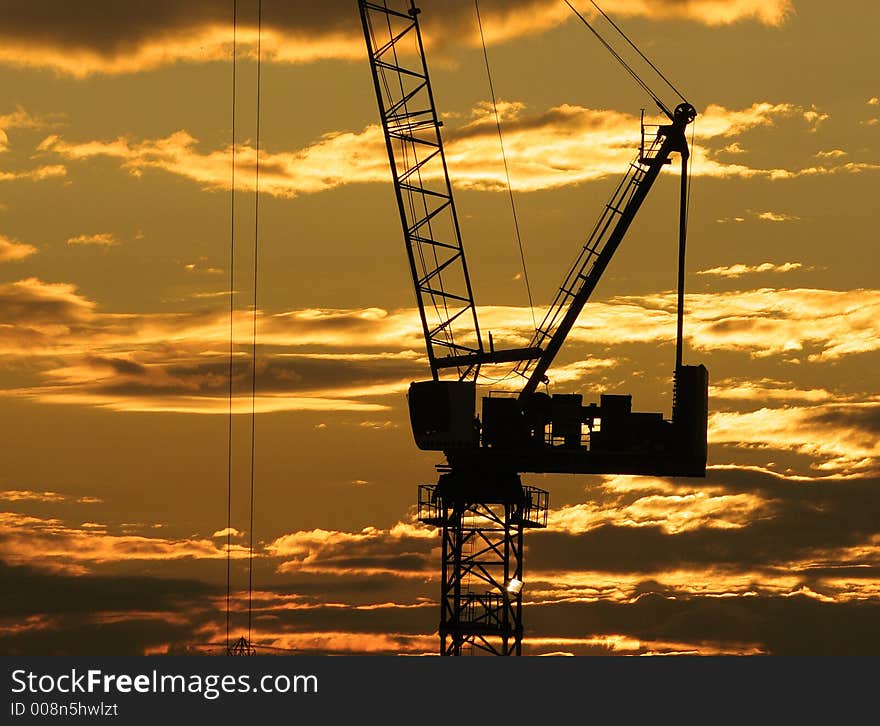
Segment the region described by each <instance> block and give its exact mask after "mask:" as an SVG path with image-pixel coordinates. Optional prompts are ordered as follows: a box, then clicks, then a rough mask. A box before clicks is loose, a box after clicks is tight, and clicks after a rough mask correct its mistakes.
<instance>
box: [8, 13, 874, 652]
mask: <svg viewBox="0 0 880 726" xmlns="http://www.w3.org/2000/svg"><path fill="white" fill-rule="evenodd" d="M398 4H399V5H402V4H403V3H402V0H398ZM573 4H575V5H576V6H577V7H578V8H579V9H580V10H581V11H582V12H583V13H584V14H585V15H586V16H587V17H592V16H591V15H590V14H589V8H590V6H589V2H587V0H578V1H577V2H573ZM601 4H602V6H603V8H604V9H605V10H606V11H608V12H609V13H610V14H612V15H613V17H614V18H615V19H616V20H618V21H619V23H620V24H621V25H622V27H624V28H625V30H626V31H627V32H628V33H629V35H630V36H631V37H632V38H633V39H634V40H635V41H636V42H637V43H639V44H640V46H641V48H642V49H643V50H644V51H645V52H646V54H647V55H649V56H650V57H651V58H652V60H654V61H655V62H656V63H657V64H658V65H659V66H660V68H661V69H662V70H663V72H664V73H665V74H666V75H667V76H668V77H669V78H670V79H671V80H672V81H673V83H675V84H676V86H677V87H678V88H679V89H680V90H681V91H682V92H683V93H684V94H685V95H686V96H687V98H688V100H689V101H690V102H691V103H692V104H693V105H694V106H695V107H696V109H697V111H698V112H699V116H698V118H697V120H696V122H695V125H694V127H693V131H694V135H693V146H692V168H691V173H692V175H693V187H692V199H691V205H690V229H689V238H688V239H689V248H688V260H687V270H688V277H687V285H688V296H687V317H686V320H685V335H686V346H685V362H686V363H694V364H695V363H705V364H706V366H707V367H708V369H709V374H710V386H711V387H710V420H709V441H710V447H709V472H708V475H707V477H706V479H705V480H702V479H672V480H670V479H654V478H650V477H630V476H534V475H532V476H524V477H523V479H524V482H525V483H530V484H534V485H536V486H539V487H542V488H544V489H548V490H549V491H550V493H551V500H550V501H551V512H550V516H549V520H550V522H549V526H548V528H547V529H546V530H545V531H536V532H530V533H528V535H527V539H526V544H527V552H526V557H525V578H524V579H525V583H526V584H525V588H524V590H523V594H524V600H525V603H526V609H525V615H524V620H525V626H526V636H525V642H524V650H525V652H527V653H530V654H545V653H572V654H596V655H601V654H615V655H621V654H644V653H706V654H759V653H770V654H793V653H870V654H878V653H880V627H878V622H880V488H878V487H880V442H878V438H880V385H878V384H880V381H878V375H877V370H878V359H880V355H878V351H880V286H878V275H877V270H878V252H877V244H878V233H877V204H878V202H877V200H878V189H880V81H878V75H877V69H878V67H880V51H878V46H877V38H878V32H880V6H878V4H877V3H876V2H874V0H848V1H847V2H842V3H829V2H824V1H821V0H653V1H651V2H648V0H604V2H602V3H601ZM420 6H421V7H422V9H423V13H422V15H421V16H420V17H421V22H422V29H423V32H424V34H425V39H426V44H427V46H428V53H429V59H428V60H429V64H430V68H431V73H432V81H433V86H434V93H435V97H436V100H437V104H438V107H439V108H440V110H441V112H442V116H443V119H444V127H443V135H444V140H445V142H446V145H447V159H448V162H449V169H450V175H451V177H452V182H453V186H454V189H455V192H456V202H457V205H458V213H459V217H460V219H461V223H462V235H463V239H464V245H465V249H466V252H467V254H468V261H469V265H470V271H471V278H472V282H473V286H474V294H475V297H476V301H477V303H478V306H479V315H480V320H481V326H482V328H483V329H484V330H491V331H492V332H493V335H494V338H495V342H496V344H497V345H499V346H502V345H503V346H520V345H526V344H528V341H529V337H530V333H531V331H532V329H531V325H532V322H531V321H532V318H531V313H530V311H529V307H528V300H527V296H526V291H525V288H524V285H523V280H522V270H521V264H520V258H519V252H518V249H517V246H516V241H515V237H514V227H513V221H512V218H511V215H510V209H509V202H508V196H507V191H506V186H505V177H504V167H503V165H502V160H501V155H500V150H499V145H498V138H497V132H496V128H495V122H494V117H493V116H492V107H491V103H490V95H489V89H488V84H487V81H486V75H485V69H484V67H483V56H482V50H481V48H480V38H479V35H478V33H477V25H476V17H475V13H474V4H473V2H472V0H449V1H443V2H441V1H440V0H423V1H422V2H421V3H420ZM480 11H481V13H482V18H483V24H484V28H485V31H486V40H487V42H488V46H489V56H490V59H491V62H492V72H493V80H494V86H495V91H496V94H497V96H498V99H499V112H500V115H501V120H502V125H503V128H504V134H505V136H504V138H505V148H506V151H507V157H508V162H509V166H510V176H511V182H512V187H513V192H514V195H515V199H516V205H517V209H518V212H519V222H520V226H521V230H522V237H523V245H524V254H525V258H526V261H527V265H528V275H529V278H530V280H531V286H532V290H533V292H534V296H535V304H536V306H537V307H538V308H539V310H538V313H539V319H540V311H541V310H542V309H543V308H544V307H545V306H546V305H547V304H548V303H549V302H550V301H551V300H552V298H553V294H554V292H555V288H556V286H557V285H558V284H559V283H560V281H561V280H562V278H563V277H564V275H565V273H566V272H567V271H568V267H569V265H570V263H571V261H572V259H573V258H574V256H575V254H576V253H577V251H578V250H579V248H580V246H581V245H582V243H583V240H584V237H585V236H586V235H587V233H588V232H589V230H590V229H591V227H592V225H593V223H594V222H595V219H596V217H597V216H598V214H599V212H600V211H601V209H602V205H603V204H604V202H605V200H606V199H607V198H608V197H609V195H610V194H611V192H612V191H613V189H614V186H615V184H616V182H617V180H618V179H619V177H620V176H621V175H622V174H623V173H624V172H625V171H626V168H627V164H628V162H629V161H630V160H631V159H632V158H633V156H634V154H635V153H636V149H637V147H638V143H639V115H640V110H641V109H642V108H643V107H644V108H647V113H648V114H649V116H651V117H652V118H653V119H655V120H656V115H655V114H654V109H652V108H651V105H650V104H651V101H650V98H648V97H647V96H645V95H644V93H642V92H641V91H640V89H639V88H638V87H637V86H636V85H635V84H634V83H633V82H632V81H631V79H629V77H628V76H627V75H626V74H625V73H624V71H623V70H622V69H621V68H620V67H619V66H618V65H617V64H616V63H615V61H614V60H613V59H612V58H611V57H610V55H609V54H608V53H607V51H605V50H604V49H603V48H602V47H601V46H600V45H599V43H598V42H597V41H596V39H595V38H593V37H592V36H591V35H590V34H589V33H588V32H587V31H586V29H585V28H584V27H583V25H582V24H581V23H580V22H579V21H578V20H577V19H576V18H575V17H574V16H573V15H572V13H571V11H570V10H569V9H568V8H567V7H566V6H565V4H564V3H563V2H562V1H561V0H505V1H502V0H482V1H481V2H480ZM231 18H232V2H231V0H223V1H221V0H188V1H187V2H180V3H175V2H170V1H165V0H136V1H132V2H125V3H122V2H116V1H115V0H87V1H85V2H81V3H69V2H60V1H59V0H30V1H28V2H23V1H21V0H19V1H13V0H0V87H2V88H3V89H4V92H3V94H2V97H0V447H2V448H0V451H2V457H0V462H2V463H0V559H2V562H0V588H2V591H3V593H4V596H3V598H2V602H0V652H2V653H5V654H44V653H73V654H103V653H163V652H184V651H187V650H190V651H193V650H195V651H198V652H216V647H215V648H213V651H212V644H213V646H216V645H217V644H221V643H222V641H223V638H224V634H225V630H224V628H225V625H224V622H225V621H224V607H225V592H226V585H225V583H226V554H225V549H224V548H225V543H226V536H225V533H224V531H223V530H224V528H225V527H226V486H227V448H226V442H227V415H226V414H227V385H228V383H227V377H226V371H227V355H228V345H229V318H228V316H229V312H228V311H229V308H228V305H229V296H228V291H229V280H230V258H229V244H230V197H231V195H230V168H231V161H232V106H231V102H232V101H231V97H232V94H231V91H232V85H231V84H232V63H231V58H232V56H231V51H232V24H231ZM262 18H263V34H262V58H263V63H262V88H261V98H262V107H261V128H260V148H261V154H260V184H261V190H262V194H261V198H260V225H259V230H260V234H259V249H258V252H259V284H258V311H259V315H258V362H257V373H258V375H257V397H256V402H255V405H256V409H257V411H258V415H257V417H256V446H255V449H256V465H255V467H256V478H255V482H256V484H255V515H254V516H255V522H254V531H253V538H254V542H255V562H254V582H255V593H254V631H253V639H254V641H255V643H256V644H257V646H258V648H260V647H263V649H264V652H287V651H293V652H300V653H349V652H358V653H359V652H369V653H389V654H390V653H405V654H420V653H433V652H435V651H436V649H437V637H436V627H437V621H438V618H439V608H438V605H437V598H438V594H439V569H438V568H439V545H440V541H439V537H438V535H437V533H436V531H435V530H433V529H430V528H427V527H423V526H421V525H419V524H418V523H417V522H416V521H415V519H414V508H413V505H414V502H415V496H416V485H417V484H419V483H433V482H434V481H435V477H436V474H435V472H434V470H433V467H434V464H436V463H439V462H440V460H441V458H440V456H439V455H434V454H431V453H426V452H419V451H418V450H417V449H416V448H415V446H414V444H413V442H412V436H411V432H410V429H409V423H408V418H407V413H406V409H405V392H406V389H407V387H408V385H409V383H410V382H411V381H414V380H421V379H425V378H427V377H429V376H430V370H429V367H428V364H427V360H426V356H425V347H424V341H423V339H422V337H421V328H420V324H419V321H418V315H417V313H416V311H415V308H414V294H413V290H412V288H411V282H410V278H409V271H408V268H407V262H406V255H405V251H404V246H403V239H402V234H401V231H400V222H399V218H398V213H397V208H396V203H395V198H394V192H393V188H392V185H391V180H390V171H389V167H388V158H387V155H386V152H385V145H384V140H383V138H382V134H381V130H380V128H379V126H378V118H379V117H378V112H377V107H376V99H375V97H374V91H373V85H372V79H371V76H370V70H369V64H368V62H367V57H366V50H365V47H364V41H363V35H362V31H361V27H360V19H359V15H358V10H357V3H356V2H355V0H344V1H343V0H332V1H328V2H321V3H315V2H289V1H285V2H282V0H263V3H262ZM256 20H257V2H256V0H238V42H239V54H240V55H239V62H238V71H237V73H238V86H237V101H238V104H237V113H236V120H235V125H236V137H237V138H236V141H237V171H236V186H237V189H236V196H235V198H236V208H235V215H236V221H237V223H236V230H235V240H236V258H235V270H234V273H235V285H234V294H233V301H234V305H235V310H236V313H235V326H234V328H235V330H234V339H235V342H236V351H237V353H236V363H235V377H234V388H235V393H236V400H235V411H236V415H235V417H234V419H235V420H234V426H233V456H232V460H233V467H232V471H233V518H232V524H233V527H234V528H235V533H234V536H233V543H234V545H235V548H234V550H233V556H234V564H233V569H232V576H233V587H234V590H235V592H234V597H233V601H234V605H235V606H236V614H235V616H234V624H235V626H236V628H238V627H240V626H242V625H244V624H245V618H244V616H243V614H242V613H243V609H242V608H244V607H245V602H246V598H247V593H246V590H245V588H246V586H247V559H246V556H247V551H246V546H247V542H248V537H249V534H250V533H249V532H248V531H247V530H248V495H249V452H250V426H251V422H250V417H249V412H250V406H251V401H250V395H249V394H250V390H249V386H250V376H251V372H250V367H249V366H250V359H249V352H250V333H251V317H250V308H249V306H250V304H251V300H252V296H253V286H252V281H251V276H252V274H253V267H252V260H253V253H254V194H253V185H254V162H255V154H256V151H255V148H256V141H255V139H256V119H255V116H256V89H257V85H256V80H257V76H256V63H255V58H256V48H257V43H256V41H257V32H256ZM599 27H600V28H601V29H602V30H603V31H606V30H607V29H608V28H607V26H603V25H600V26H599ZM611 37H612V36H610V35H609V38H611ZM618 47H619V49H620V50H621V51H623V50H624V47H623V46H622V45H621V44H619V43H618ZM627 57H632V53H630V54H629V56H627ZM639 70H640V71H641V70H646V71H647V69H645V68H644V66H643V65H642V66H639ZM646 77H648V78H649V79H650V81H651V83H652V84H653V85H656V87H657V88H658V90H662V84H660V83H655V81H656V77H652V76H650V75H649V74H648V75H646ZM666 98H667V103H669V104H674V103H675V101H676V99H675V97H674V96H671V97H670V96H669V94H667V96H666ZM676 174H677V172H676V169H675V168H674V165H673V167H672V168H670V170H669V171H665V172H664V173H663V174H662V175H661V178H660V180H659V181H658V183H657V185H656V186H655V188H654V189H653V191H652V192H651V194H650V196H649V197H648V199H647V201H646V203H645V206H644V208H643V209H642V211H641V212H640V214H639V216H638V217H637V219H636V221H635V223H634V225H633V227H632V229H631V231H630V234H629V235H628V237H627V239H626V240H625V241H624V243H623V245H622V246H621V248H620V250H619V252H618V253H617V255H616V257H615V259H614V260H613V262H612V264H611V265H610V267H609V269H608V271H607V273H606V274H605V276H604V278H603V280H602V282H601V283H600V285H599V287H598V289H597V291H596V293H595V295H594V297H593V299H592V301H591V302H590V303H588V305H587V306H586V308H585V309H584V312H583V314H582V315H581V318H580V322H579V325H578V326H577V327H576V328H575V330H574V331H573V332H572V334H571V336H570V338H569V340H568V342H567V344H566V346H565V347H564V348H563V352H562V354H561V355H560V356H559V359H558V360H557V364H556V366H555V367H554V368H553V369H551V373H550V375H551V381H552V384H553V385H552V390H553V391H557V392H572V391H581V392H583V393H584V396H585V400H587V401H592V400H596V401H598V396H599V394H600V393H631V394H633V403H634V408H636V409H637V410H641V411H663V412H664V413H665V415H666V416H667V417H668V416H669V415H670V413H671V411H670V409H671V391H672V385H671V374H672V368H673V365H674V335H675V293H674V289H675V284H676V277H675V273H676V250H677V221H678V219H677V210H678V206H677V205H678V186H679V185H678V177H677V176H676ZM500 372H501V373H502V374H503V373H504V372H505V370H504V369H502V370H501V371H500ZM486 373H487V374H489V375H492V374H493V371H491V370H489V369H487V370H486ZM486 390H488V388H487V389H486ZM273 648H274V649H278V650H277V651H273V650H271V649H273Z"/></svg>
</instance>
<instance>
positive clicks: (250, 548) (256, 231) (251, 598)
mask: <svg viewBox="0 0 880 726" xmlns="http://www.w3.org/2000/svg"><path fill="white" fill-rule="evenodd" d="M262 31H263V2H262V0H257V131H256V147H257V148H256V152H257V159H256V166H255V172H254V173H255V180H254V300H253V311H252V329H251V339H252V349H251V357H252V359H253V366H252V370H251V506H250V510H251V511H250V526H249V527H248V538H249V543H248V643H250V640H251V625H252V621H253V603H254V454H255V451H256V431H257V263H258V261H259V242H260V91H261V83H262V57H263V54H262V40H263V35H262Z"/></svg>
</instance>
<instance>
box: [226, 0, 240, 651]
mask: <svg viewBox="0 0 880 726" xmlns="http://www.w3.org/2000/svg"><path fill="white" fill-rule="evenodd" d="M236 9H237V8H236V0H232V174H231V180H230V189H231V191H230V205H229V206H230V220H229V230H230V234H229V371H228V374H229V415H228V420H227V435H226V652H227V653H228V652H229V613H230V600H231V597H232V418H233V417H232V381H233V373H234V371H233V359H234V355H235V351H234V347H233V345H234V322H235V320H234V318H235V308H234V306H233V302H232V301H233V289H234V287H235V91H236V77H235V53H236V45H237V32H236V31H237V21H236V15H237V13H236Z"/></svg>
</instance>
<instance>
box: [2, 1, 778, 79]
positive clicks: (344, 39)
mask: <svg viewBox="0 0 880 726" xmlns="http://www.w3.org/2000/svg"><path fill="white" fill-rule="evenodd" d="M90 7H91V8H92V13H97V14H98V15H99V16H100V19H101V22H100V23H92V22H90V17H89V13H88V12H83V10H82V9H79V12H76V11H74V10H73V9H72V8H71V9H69V10H68V9H67V7H66V6H62V7H61V8H60V9H57V11H56V12H53V13H52V14H51V15H46V14H45V13H43V12H41V11H40V8H39V7H38V6H31V5H30V4H27V3H25V4H20V5H14V6H12V7H10V8H8V9H7V10H6V13H5V15H4V29H3V31H2V33H0V40H2V42H0V49H2V50H0V62H3V63H6V64H10V65H15V66H24V67H36V68H52V69H54V70H56V71H61V72H63V73H68V74H71V75H73V76H76V77H84V76H87V75H90V74H93V73H136V72H143V71H148V70H152V69H155V68H159V67H161V66H163V65H166V64H170V63H176V62H190V63H207V62H217V61H224V60H226V61H228V59H229V56H230V45H231V38H232V27H231V25H232V23H231V13H230V9H229V7H228V4H226V3H224V2H221V1H220V0H201V1H200V2H198V3H186V4H182V5H174V6H168V7H165V6H156V5H149V4H145V5H137V6H126V7H125V8H124V9H123V8H122V7H121V6H118V5H115V4H114V3H112V2H101V3H99V4H98V5H92V6H90ZM392 7H393V4H392ZM398 7H400V8H401V9H404V8H405V6H403V5H402V4H401V5H399V6H398ZM606 9H607V10H608V11H609V12H611V13H614V14H616V15H618V16H621V17H631V16H639V17H646V18H651V19H658V20H669V19H677V20H691V21H696V22H699V23H704V24H706V25H711V26H717V25H727V24H730V23H735V22H740V21H746V20H753V21H757V22H759V23H762V24H764V25H770V26H778V25H780V24H782V23H783V22H784V21H785V19H786V18H787V17H788V16H789V15H790V14H791V13H792V12H793V7H792V3H791V0H688V2H679V1H678V0H654V1H652V2H649V1H648V0H609V2H607V3H606ZM583 10H584V12H586V8H584V9H583ZM483 15H484V22H485V24H486V28H487V35H488V37H489V39H490V41H492V42H502V41H507V40H511V39H514V38H517V37H520V36H523V35H533V34H535V33H540V32H543V31H545V30H548V29H550V28H553V27H555V26H558V25H561V24H562V23H565V22H571V21H572V19H573V15H572V14H571V13H570V12H569V11H568V9H567V8H565V7H564V6H561V5H560V4H559V3H555V2H552V1H551V0H508V1H507V2H503V3H501V2H491V1H490V0H487V2H486V3H484V7H483ZM263 20H264V22H263V36H262V52H263V58H264V60H265V61H266V62H276V63H309V62H314V61H318V60H324V59H343V60H360V59H361V58H362V57H363V54H364V51H363V37H362V34H361V30H360V27H359V23H358V18H357V13H356V12H355V10H354V8H352V6H351V4H350V3H345V2H343V1H342V0H332V1H330V2H322V3H287V4H281V5H278V6H277V7H274V8H273V12H272V13H266V14H264V18H263ZM423 26H424V32H425V37H426V42H427V43H428V44H429V45H431V46H442V45H444V44H448V43H452V42H454V43H456V44H464V45H466V46H474V45H476V44H478V43H479V39H478V37H477V33H476V29H475V27H474V26H475V22H474V14H473V7H472V5H471V4H470V3H468V2H465V1H464V0H452V1H450V2H446V3H444V5H443V12H442V13H440V12H436V13H431V14H430V15H429V16H428V17H427V19H426V20H424V21H423ZM450 39H454V40H450ZM237 40H238V44H239V52H240V53H241V54H242V55H243V56H246V57H253V56H254V55H255V52H256V41H257V33H256V23H255V18H254V17H253V15H252V14H251V13H248V12H246V11H245V9H239V17H238V38H237Z"/></svg>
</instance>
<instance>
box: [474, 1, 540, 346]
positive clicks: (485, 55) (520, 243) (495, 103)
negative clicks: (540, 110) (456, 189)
mask: <svg viewBox="0 0 880 726" xmlns="http://www.w3.org/2000/svg"><path fill="white" fill-rule="evenodd" d="M474 8H475V9H476V11H477V27H479V29H480V42H481V43H482V45H483V60H484V61H485V64H486V78H488V80H489V94H490V95H491V97H492V111H493V112H494V114H495V126H496V127H497V129H498V143H499V144H500V146H501V159H502V161H503V162H504V176H505V177H506V179H507V195H508V197H509V198H510V212H511V214H512V215H513V228H514V231H515V232H516V243H517V245H518V246H519V258H520V261H521V262H522V271H523V281H524V282H525V285H526V293H527V295H528V297H529V310H530V311H531V313H532V323H533V325H534V327H535V332H536V333H537V331H538V320H537V318H536V317H535V303H534V301H533V299H532V286H531V285H530V284H529V273H528V270H527V269H526V256H525V252H524V251H523V241H522V235H521V234H520V230H519V219H518V218H517V214H516V202H515V201H514V198H513V188H512V187H511V184H510V168H509V167H508V164H507V153H506V152H505V150H504V134H503V133H502V131H501V117H500V116H499V115H498V101H497V99H496V97H495V85H494V83H493V82H492V69H491V68H490V66H489V51H488V50H487V49H486V36H485V35H484V33H483V20H482V18H481V17H480V0H474Z"/></svg>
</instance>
